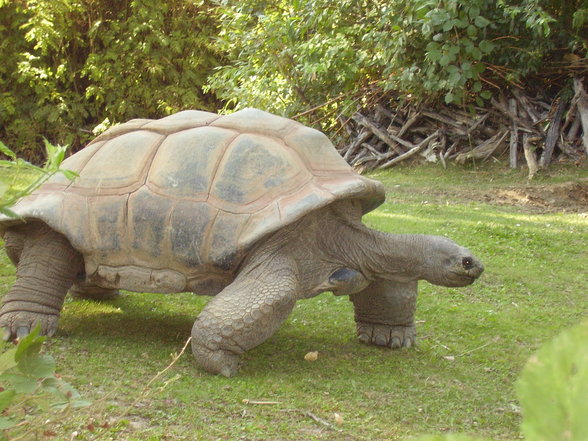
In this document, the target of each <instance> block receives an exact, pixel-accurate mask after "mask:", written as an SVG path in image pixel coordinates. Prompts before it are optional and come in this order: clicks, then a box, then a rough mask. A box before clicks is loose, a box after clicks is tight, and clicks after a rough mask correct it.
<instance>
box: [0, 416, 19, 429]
mask: <svg viewBox="0 0 588 441" xmlns="http://www.w3.org/2000/svg"><path fill="white" fill-rule="evenodd" d="M15 425H16V423H15V422H14V421H12V420H11V419H10V418H6V417H0V430H6V429H10V428H11V427H14V426H15Z"/></svg>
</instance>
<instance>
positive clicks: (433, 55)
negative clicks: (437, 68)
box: [427, 50, 442, 62]
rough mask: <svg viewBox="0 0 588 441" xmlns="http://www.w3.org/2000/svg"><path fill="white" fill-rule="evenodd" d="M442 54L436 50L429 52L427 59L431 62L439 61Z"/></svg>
mask: <svg viewBox="0 0 588 441" xmlns="http://www.w3.org/2000/svg"><path fill="white" fill-rule="evenodd" d="M441 56H442V53H441V51H438V50H433V51H429V52H428V53H427V58H428V59H429V60H431V61H433V62H436V61H439V60H440V59H441Z"/></svg>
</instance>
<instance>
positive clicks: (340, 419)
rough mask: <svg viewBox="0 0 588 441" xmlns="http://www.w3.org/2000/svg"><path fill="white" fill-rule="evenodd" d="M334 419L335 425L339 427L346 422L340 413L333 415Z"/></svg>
mask: <svg viewBox="0 0 588 441" xmlns="http://www.w3.org/2000/svg"><path fill="white" fill-rule="evenodd" d="M333 418H334V419H335V424H337V425H339V426H340V425H341V424H343V423H344V422H345V420H343V417H342V416H341V415H339V414H338V413H335V414H334V415H333Z"/></svg>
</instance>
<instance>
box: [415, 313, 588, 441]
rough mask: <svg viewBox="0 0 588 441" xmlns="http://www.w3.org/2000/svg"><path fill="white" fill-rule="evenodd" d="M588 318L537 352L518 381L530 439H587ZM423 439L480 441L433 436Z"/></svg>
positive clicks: (421, 440)
mask: <svg viewBox="0 0 588 441" xmlns="http://www.w3.org/2000/svg"><path fill="white" fill-rule="evenodd" d="M586 341H588V322H584V323H583V324H581V325H579V326H576V327H575V328H573V329H571V330H568V331H565V332H563V333H562V334H560V335H559V336H557V337H556V338H555V339H554V340H552V341H551V342H549V343H547V344H546V345H544V346H543V347H542V348H541V349H540V350H539V351H538V352H537V354H536V355H533V356H532V357H531V358H530V359H529V361H528V362H527V365H526V367H525V369H524V370H523V372H522V374H521V376H520V378H519V381H518V383H517V392H518V396H519V401H520V403H521V409H522V413H523V422H522V432H523V435H524V436H525V440H526V441H554V440H567V441H581V440H585V439H588V420H586V415H588V401H587V400H586V397H588V346H586ZM419 441H476V439H475V438H470V437H468V436H466V435H459V434H450V435H432V436H427V437H423V438H419Z"/></svg>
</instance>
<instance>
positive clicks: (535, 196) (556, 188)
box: [475, 180, 588, 213]
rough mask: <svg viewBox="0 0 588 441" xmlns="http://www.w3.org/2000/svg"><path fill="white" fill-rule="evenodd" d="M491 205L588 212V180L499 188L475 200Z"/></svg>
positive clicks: (544, 210)
mask: <svg viewBox="0 0 588 441" xmlns="http://www.w3.org/2000/svg"><path fill="white" fill-rule="evenodd" d="M475 199H478V200H480V199H481V200H482V201H484V202H487V203H490V204H498V205H518V206H522V207H525V208H530V209H535V210H538V211H541V212H546V213H547V212H555V211H566V212H572V213H582V212H588V180H580V181H575V182H564V183H562V184H552V185H532V186H531V185H529V186H526V187H505V188H497V189H493V190H490V191H487V192H484V193H482V194H480V193H478V197H477V198H475Z"/></svg>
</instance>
